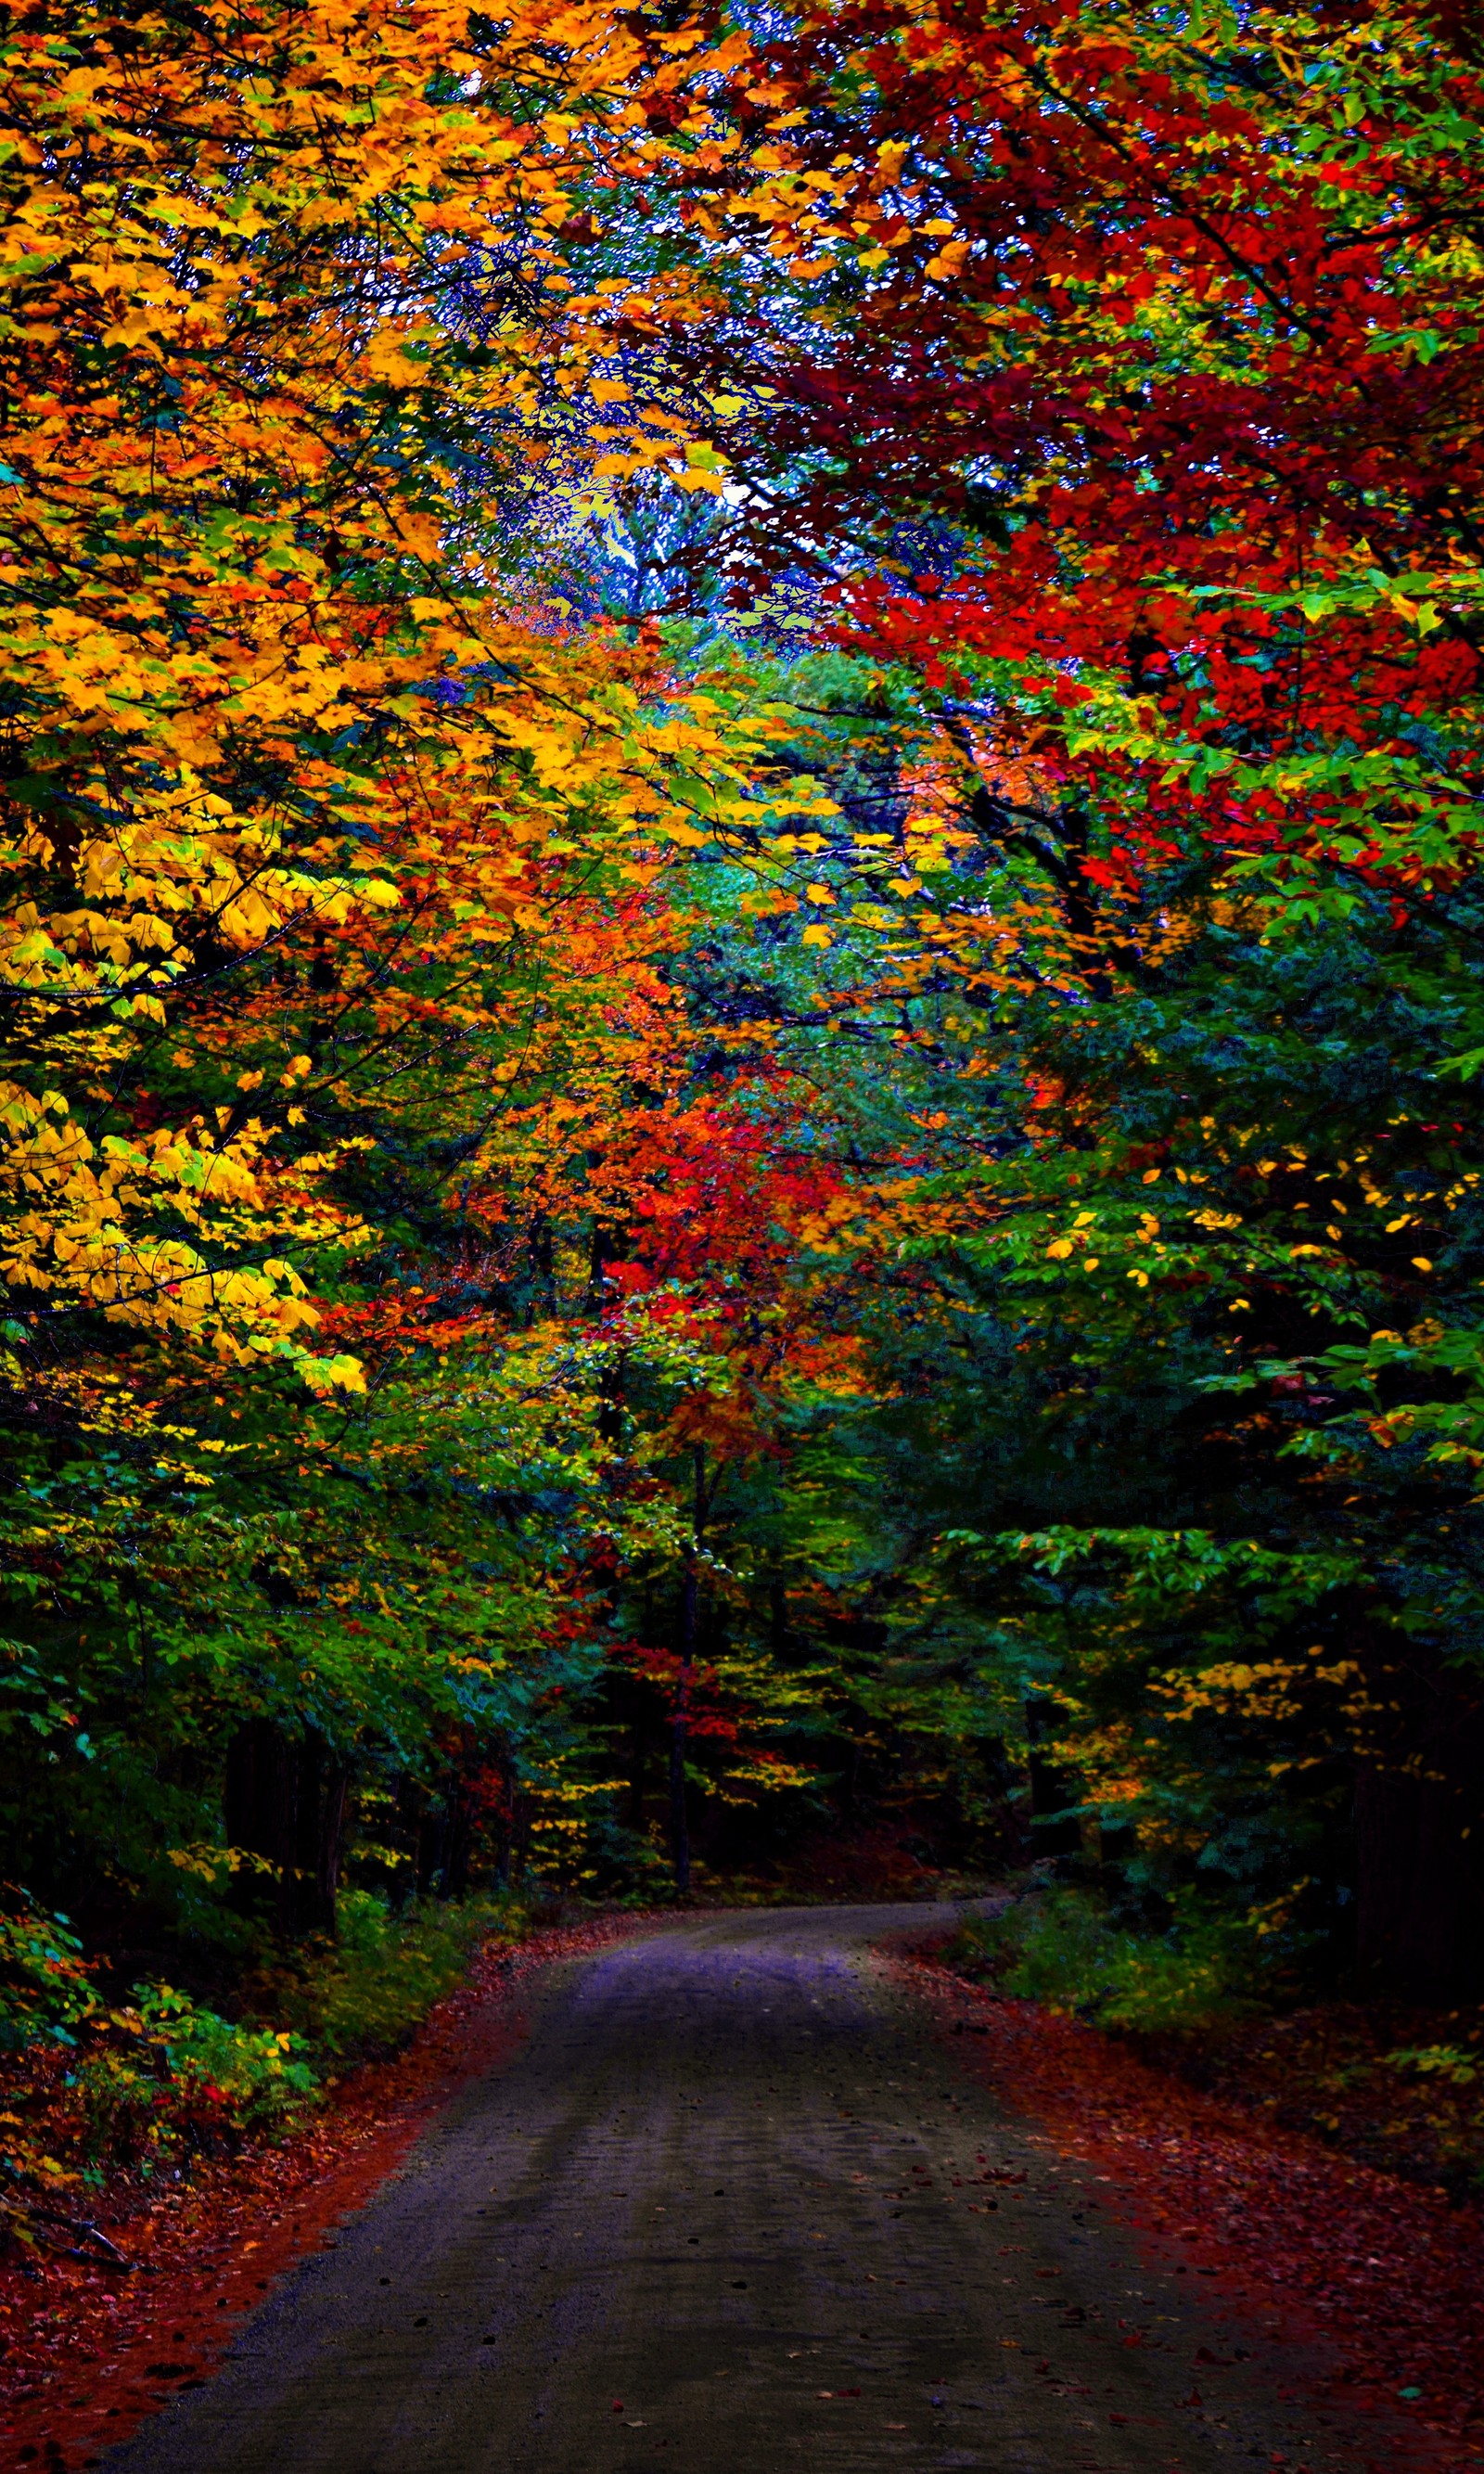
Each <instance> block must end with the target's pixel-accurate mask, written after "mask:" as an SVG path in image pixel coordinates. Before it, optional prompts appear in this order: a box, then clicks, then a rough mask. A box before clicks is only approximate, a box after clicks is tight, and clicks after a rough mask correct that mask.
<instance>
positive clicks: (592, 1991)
mask: <svg viewBox="0 0 1484 2474" xmlns="http://www.w3.org/2000/svg"><path fill="white" fill-rule="evenodd" d="M945 1920H946V1918H945V1912H944V1911H943V1910H940V1909H939V1910H934V1909H931V1908H929V1909H924V1908H923V1907H921V1906H912V1907H857V1908H838V1907H837V1908H807V1909H792V1910H785V1911H771V1912H766V1913H731V1914H721V1915H718V1914H708V1915H704V1916H699V1917H695V1918H693V1919H686V1920H684V1921H682V1922H678V1923H676V1924H675V1925H674V1926H667V1927H665V1928H662V1929H661V1930H658V1931H655V1932H649V1933H645V1935H643V1936H642V1937H640V1938H636V1939H634V1940H631V1941H627V1942H622V1943H620V1944H617V1945H615V1946H612V1947H610V1948H608V1949H606V1950H604V1951H601V1952H599V1953H596V1954H595V1955H591V1956H589V1957H586V1958H583V1959H580V1960H574V1961H570V1962H565V1963H563V1964H561V1965H559V1966H557V1967H554V1968H552V1969H551V1970H550V1971H548V1972H547V1975H546V1977H544V1978H543V1979H541V1980H540V1982H539V1983H538V1985H537V1988H536V1990H535V1992H534V1993H533V1994H532V1996H531V1999H530V2004H529V2012H528V2021H529V2033H528V2035H527V2037H526V2040H525V2042H524V2044H523V2047H522V2049H521V2050H520V2052H519V2054H518V2055H517V2057H516V2058H515V2059H514V2060H513V2061H511V2062H509V2063H507V2064H506V2065H505V2066H504V2067H503V2068H502V2069H500V2070H498V2071H496V2072H494V2073H492V2074H490V2075H489V2076H488V2077H486V2078H484V2079H481V2080H478V2081H476V2082H475V2083H474V2084H473V2085H471V2086H469V2087H467V2088H466V2089H465V2090H464V2092H463V2093H462V2095H461V2096H459V2097H458V2098H456V2099H455V2100H454V2101H453V2103H452V2104H451V2105H450V2107H449V2109H448V2110H447V2111H446V2112H445V2113H444V2114H443V2115H442V2116H441V2117H440V2118H439V2119H438V2121H437V2122H435V2124H434V2125H433V2126H432V2128H431V2129H430V2130H428V2131H427V2132H426V2134H425V2136H424V2138H423V2139H422V2141H421V2142H420V2144H419V2145H418V2147H416V2148H415V2149H414V2151H413V2152H412V2154H411V2156H410V2157H409V2159H408V2160H407V2162H406V2164H405V2165H404V2166H403V2168H402V2169H401V2171H400V2172H399V2173H397V2174H396V2175H395V2176H394V2177H393V2179H392V2180H391V2181H390V2182H389V2183H388V2184H387V2185H386V2186H385V2187H384V2188H383V2189H382V2190H381V2191H380V2192H379V2193H378V2194H377V2197H376V2198H375V2199H374V2200H373V2201H372V2202H371V2204H370V2205H369V2206H368V2207H366V2208H365V2209H364V2210H362V2211H361V2212H360V2214H359V2215H358V2216H356V2217H355V2218H354V2219H353V2220H352V2221H351V2222H350V2223H349V2224H348V2225H347V2226H346V2227H345V2228H344V2230H343V2231H342V2232H341V2234H340V2235H339V2236H338V2237H337V2239H336V2241H335V2244H334V2245H333V2247H329V2248H327V2249H326V2250H324V2251H322V2252H320V2253H319V2254H317V2255H316V2256H315V2257H314V2258H312V2259H310V2260H307V2261H306V2262H305V2263H304V2265H303V2266H302V2267H301V2268H296V2269H295V2270H294V2272H293V2273H292V2274H291V2275H290V2276H288V2277H287V2278H285V2279H284V2280H283V2282H282V2283H281V2284H280V2286H279V2288H278V2289H277V2291H276V2292H274V2293H273V2294H272V2295H271V2296H270V2297H269V2299H268V2300H267V2301H266V2302H265V2304H264V2305H263V2307H262V2309H261V2310H260V2311H258V2312H257V2313H256V2314H255V2316H254V2317H253V2319H252V2320H251V2321H250V2322H249V2323H248V2324H247V2325H246V2326H245V2327H244V2329H243V2330H242V2332H241V2333H240V2335H239V2336H238V2338H237V2340H236V2341H235V2343H234V2345H233V2347H232V2349H231V2352H230V2354H229V2355H228V2356H227V2358H226V2360H225V2362H224V2364H223V2365H222V2368H221V2370H220V2371H219V2373H218V2374H217V2376H216V2377H215V2378H214V2379H213V2380H211V2381H210V2382H209V2383H208V2384H207V2386H205V2387H203V2388H199V2389H195V2390H194V2391H192V2392H191V2393H189V2394H187V2395H184V2396H182V2397H181V2398H180V2399H178V2400H177V2401H176V2402H174V2403H172V2404H171V2405H170V2406H169V2407H168V2409H167V2410H166V2411H165V2412H163V2413H160V2414H159V2415H158V2416H157V2417H156V2418H155V2419H154V2420H153V2421H152V2422H150V2423H149V2424H147V2425H146V2426H145V2427H144V2428H143V2429H142V2430H141V2431H140V2432H139V2433H138V2434H137V2435H136V2436H135V2437H134V2439H132V2440H131V2441H129V2442H127V2443H126V2444H124V2445H122V2446H120V2447H117V2448H115V2449H113V2450H111V2451H110V2452H109V2455H108V2456H107V2457H106V2458H105V2459H104V2460H103V2461H102V2462H103V2463H104V2464H105V2465H106V2466H107V2467H108V2468H109V2469H110V2474H526V2469H530V2474H630V2469H634V2468H637V2467H645V2468H647V2467H649V2466H650V2465H651V2464H652V2463H654V2462H656V2461H657V2462H660V2463H663V2464H669V2465H671V2466H674V2467H676V2468H681V2467H683V2468H685V2469H686V2474H775V2469H781V2468H791V2467H794V2466H797V2467H800V2468H803V2469H807V2474H831V2469H839V2474H847V2469H848V2474H857V2469H862V2468H869V2467H875V2466H887V2465H904V2466H912V2467H919V2466H920V2467H930V2466H931V2467H945V2466H964V2467H984V2468H985V2469H994V2474H1093V2469H1107V2474H1164V2469H1167V2468H1176V2467H1179V2468H1180V2469H1182V2474H1207V2469H1215V2468H1218V2467H1228V2466H1233V2465H1237V2464H1251V2463H1253V2462H1260V2463H1261V2464H1263V2465H1265V2466H1271V2465H1272V2464H1274V2463H1275V2462H1277V2463H1281V2464H1286V2465H1287V2466H1289V2467H1291V2468H1297V2467H1301V2466H1307V2467H1311V2468H1312V2469H1313V2474H1320V2469H1321V2468H1325V2469H1334V2468H1343V2469H1358V2468H1360V2467H1361V2466H1363V2465H1364V2464H1365V2462H1367V2460H1366V2459H1365V2458H1364V2457H1362V2456H1359V2455H1355V2454H1353V2453H1347V2450H1346V2447H1345V2446H1344V2444H1343V2441H1342V2438H1341V2437H1340V2435H1338V2434H1337V2433H1336V2431H1335V2430H1334V2429H1333V2427H1330V2428H1328V2429H1326V2428H1324V2427H1322V2422H1321V2413H1322V2412H1323V2409H1321V2410H1320V2412H1318V2413H1317V2412H1315V2411H1312V2410H1310V2409H1307V2408H1304V2407H1302V2406H1293V2405H1285V2404H1283V2403H1282V2402H1281V2401H1280V2400H1279V2397H1278V2394H1277V2387H1276V2384H1275V2372H1274V2369H1273V2367H1272V2365H1271V2364H1269V2363H1267V2362H1265V2361H1262V2360H1253V2359H1245V2360H1244V2359H1240V2358H1239V2357H1238V2353H1237V2346H1236V2344H1235V2343H1234V2341H1233V2333H1232V2331H1231V2330H1230V2329H1229V2328H1226V2327H1224V2326H1223V2324H1222V2322H1221V2317H1220V2306H1219V2302H1218V2301H1217V2299H1216V2298H1215V2292H1214V2289H1212V2288H1209V2287H1208V2288H1205V2289H1202V2288H1200V2287H1198V2286H1197V2284H1196V2280H1195V2278H1194V2277H1193V2276H1192V2277H1185V2276H1181V2275H1180V2274H1178V2273H1176V2272H1173V2271H1171V2272H1168V2273H1167V2272H1165V2271H1164V2270H1162V2269H1159V2268H1150V2267H1149V2266H1148V2265H1147V2264H1141V2263H1140V2260H1139V2256H1138V2253H1137V2250H1136V2247H1135V2245H1134V2244H1133V2241H1132V2238H1131V2236H1130V2235H1129V2234H1128V2233H1127V2232H1126V2231H1125V2230H1123V2229H1122V2228H1121V2227H1120V2226H1119V2224H1118V2223H1117V2222H1116V2220H1115V2219H1114V2218H1113V2215H1112V2212H1111V2210H1110V2208H1109V2206H1108V2204H1107V2202H1108V2199H1109V2196H1110V2194H1109V2191H1108V2189H1107V2186H1106V2185H1104V2184H1102V2183H1100V2181H1099V2179H1098V2177H1097V2175H1096V2174H1095V2173H1094V2172H1093V2171H1091V2170H1090V2169H1087V2168H1083V2167H1080V2166H1078V2165H1076V2164H1075V2163H1069V2162H1068V2161H1067V2160H1066V2159H1065V2158H1062V2157H1059V2156H1058V2154H1057V2152H1056V2150H1055V2149H1054V2148H1053V2147H1051V2145H1050V2144H1049V2143H1048V2142H1047V2141H1046V2140H1044V2139H1043V2138H1038V2137H1037V2136H1036V2135H1035V2133H1034V2129H1033V2128H1032V2127H1031V2126H1030V2125H1028V2124H1026V2123H1024V2122H1019V2121H1017V2120H1016V2119H1015V2118H1014V2117H1008V2116H1007V2115H1006V2114H1004V2113H1003V2112H1002V2111H1001V2110H1000V2108H999V2107H998V2106H997V2105H996V2103H995V2101H994V2099H993V2098H991V2097H990V2095H989V2094H988V2093H987V2092H986V2091H985V2088H984V2087H983V2086H982V2085H981V2084H979V2083H978V2082H977V2081H976V2080H975V2079H974V2078H973V2076H972V2075H971V2073H970V2069H969V2068H968V2067H961V2063H960V2060H959V2058H958V2054H959V2050H960V2048H958V2047H957V2046H956V2045H951V2044H949V2043H948V2042H946V2041H945V2039H944V2038H943V2036H942V2034H941V2033H940V2031H939V2029H938V2028H937V2026H936V2025H935V2024H934V2022H933V2021H932V2019H931V2018H930V2017H929V2016H928V2015H927V2012H926V2009H925V2007H924V2006H923V2005H921V2004H920V2003H919V2002H918V2001H916V2000H915V1999H914V1997H913V1996H912V1994H911V1993H910V1992H909V1991H905V1990H903V1989H902V1988H901V1987H900V1985H899V1984H898V1983H897V1982H896V1981H895V1979H894V1978H893V1977H892V1976H891V1975H890V1973H889V1972H886V1971H883V1970H882V1969H881V1968H880V1967H879V1965H878V1964H877V1963H876V1961H875V1959H874V1957H873V1948H874V1947H875V1946H879V1945H883V1944H888V1943H889V1942H890V1941H891V1940H892V1939H893V1938H894V1937H902V1936H907V1937H915V1938H921V1937H922V1936H923V1935H924V1934H925V1932H927V1931H930V1930H931V1929H932V1928H933V1926H934V1924H935V1921H937V1923H939V1924H941V1923H942V1922H943V1921H945ZM967 2047H968V2040H967V2039H966V2038H965V2039H963V2040H962V2048H963V2049H967ZM1238 2333H1240V2332H1238ZM1252 2343H1253V2340H1252V2338H1251V2332H1249V2345H1250V2346H1251V2345H1252ZM1202 2348H1204V2358H1203V2365H1202V2366H1201V2367H1199V2368H1198V2367H1197V2356H1198V2353H1200V2352H1201V2349H1202ZM1207 2360H1209V2361H1210V2362H1211V2365H1212V2366H1211V2367H1205V2366H1204V2363H1205V2361H1207ZM1294 2368H1295V2365H1294V2363H1293V2361H1292V2359H1291V2356H1290V2355H1289V2354H1288V2352H1287V2349H1285V2354H1284V2373H1285V2376H1286V2377H1288V2378H1292V2377H1293V2374H1294Z"/></svg>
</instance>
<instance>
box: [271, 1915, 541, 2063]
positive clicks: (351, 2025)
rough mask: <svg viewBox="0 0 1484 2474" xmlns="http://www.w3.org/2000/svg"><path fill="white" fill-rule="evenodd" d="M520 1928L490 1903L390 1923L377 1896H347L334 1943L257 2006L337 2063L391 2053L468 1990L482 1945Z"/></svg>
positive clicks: (276, 1984) (393, 1918)
mask: <svg viewBox="0 0 1484 2474" xmlns="http://www.w3.org/2000/svg"><path fill="white" fill-rule="evenodd" d="M520 1919H521V1911H520V1910H519V1909H518V1906H517V1904H516V1903H514V1902H511V1901H497V1900H492V1899H469V1900H464V1901H461V1902H458V1903H453V1902H433V1901H428V1902H426V1903H424V1904H417V1905H414V1906H411V1907H408V1908H406V1909H404V1910H403V1911H402V1912H401V1914H398V1915H393V1914H392V1912H391V1911H390V1909H389V1908H388V1906H387V1904H386V1902H385V1901H384V1900H383V1899H380V1898H378V1897H377V1895H376V1894H375V1893H374V1892H373V1891H370V1890H348V1891H346V1892H345V1893H344V1894H343V1896H342V1898H341V1900H340V1905H339V1933H338V1938H337V1940H336V1941H335V1942H334V1943H333V1944H332V1945H328V1946H322V1947H321V1948H320V1949H319V1950H318V1951H317V1952H313V1953H308V1954H306V1956H304V1958H303V1959H301V1960H300V1962H299V1963H298V1964H297V1966H296V1967H295V1968H294V1969H293V1971H292V1972H288V1971H285V1972H284V1973H283V1974H281V1975H279V1976H276V1977H273V1978H271V1979H270V1980H269V1981H268V1982H266V1983H265V1984H264V1985H262V1986H261V1987H260V1988H258V2006H260V2007H261V2008H264V2009H266V2010H268V2011H270V2012H271V2014H272V2015H273V2016H274V2017H275V2018H283V2019H286V2020H287V2021H288V2022H289V2023H290V2025H292V2026H294V2027H296V2028H297V2029H298V2030H299V2031H300V2032H301V2033H302V2034H303V2035H304V2037H305V2038H306V2039H307V2040H308V2041H309V2043H310V2044H311V2045H312V2046H313V2047H314V2048H315V2049H317V2050H319V2051H321V2052H323V2053H324V2054H325V2055H327V2056H328V2057H330V2058H333V2059H334V2060H337V2061H348V2060H357V2059H361V2058H363V2057H365V2056H367V2055H369V2054H373V2053H384V2052H390V2051H393V2050H396V2048H397V2047H398V2046H399V2045H401V2044H404V2043H405V2041H406V2039H407V2037H408V2036H409V2035H410V2034H411V2033H412V2031H413V2029H414V2028H415V2027H416V2026H417V2025H419V2023H420V2022H421V2021H422V2020H423V2019H425V2018H426V2015H427V2013H428V2011H429V2010H430V2009H431V2008H432V2006H433V2004H434V2002H435V2001H441V2000H442V1999H443V1996H444V1995H445V1994H446V1993H451V1992H452V1991H453V1989H454V1987H455V1986H456V1985H458V1984H459V1983H461V1982H462V1981H463V1978H464V1977H465V1976H466V1975H467V1974H468V1971H469V1963H470V1960H471V1958H472V1956H473V1954H474V1950H475V1948H476V1946H477V1945H478V1943H479V1942H481V1941H482V1940H484V1939H485V1938H486V1937H487V1936H488V1935H489V1934H491V1933H497V1932H503V1933H505V1934H507V1935H510V1936H512V1937H513V1936H514V1933H515V1930H516V1928H517V1927H518V1924H519V1922H520Z"/></svg>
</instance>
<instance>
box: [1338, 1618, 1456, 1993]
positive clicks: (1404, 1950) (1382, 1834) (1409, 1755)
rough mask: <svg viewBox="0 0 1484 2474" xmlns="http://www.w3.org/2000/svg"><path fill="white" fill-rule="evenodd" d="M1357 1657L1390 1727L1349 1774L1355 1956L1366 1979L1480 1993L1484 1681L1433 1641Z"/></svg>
mask: <svg viewBox="0 0 1484 2474" xmlns="http://www.w3.org/2000/svg"><path fill="white" fill-rule="evenodd" d="M1383 1656H1384V1663H1383V1657H1382V1656H1373V1658H1371V1659H1368V1660H1367V1661H1366V1665H1367V1669H1368V1672H1367V1684H1368V1686H1369V1687H1370V1697H1371V1700H1372V1702H1373V1705H1374V1706H1375V1707H1376V1708H1377V1709H1378V1710H1386V1712H1387V1715H1388V1716H1389V1717H1390V1718H1391V1719H1392V1721H1393V1724H1392V1729H1391V1732H1390V1734H1389V1737H1388V1740H1387V1741H1386V1742H1385V1743H1384V1744H1380V1745H1374V1746H1369V1747H1368V1748H1367V1752H1366V1754H1365V1755H1364V1756H1363V1757H1362V1759H1361V1761H1360V1764H1359V1767H1358V1769H1357V1773H1356V1779H1355V1904H1356V1920H1355V1958H1356V1966H1357V1969H1358V1971H1359V1975H1360V1979H1361V1984H1362V1987H1363V1988H1364V1989H1365V1990H1367V1991H1376V1992H1387V1993H1396V1994H1400V1995H1401V1996H1403V1998H1405V1999H1406V2000H1408V2001H1423V2002H1454V2001H1457V2002H1465V2001H1477V2000H1478V1999H1479V1998H1480V1996H1481V1995H1484V1686H1481V1685H1480V1683H1479V1680H1478V1679H1477V1678H1476V1677H1475V1676H1472V1675H1468V1674H1466V1673H1465V1672H1464V1671H1463V1670H1462V1669H1460V1668H1458V1667H1456V1666H1450V1665H1448V1664H1447V1663H1446V1662H1445V1661H1443V1660H1442V1659H1441V1658H1439V1657H1438V1656H1437V1655H1436V1653H1435V1652H1433V1653H1429V1652H1428V1651H1426V1650H1425V1649H1420V1648H1418V1647H1417V1646H1416V1645H1413V1644H1409V1645H1408V1647H1407V1648H1406V1650H1405V1651H1404V1652H1403V1653H1402V1654H1401V1656H1400V1657H1395V1656H1394V1655H1385V1654H1384V1653H1383Z"/></svg>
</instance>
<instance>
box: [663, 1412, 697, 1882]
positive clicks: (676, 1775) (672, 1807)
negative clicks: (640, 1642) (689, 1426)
mask: <svg viewBox="0 0 1484 2474" xmlns="http://www.w3.org/2000/svg"><path fill="white" fill-rule="evenodd" d="M693 1466H694V1473H695V1496H694V1505H693V1513H692V1521H691V1542H690V1545H689V1546H688V1547H687V1548H686V1557H685V1565H684V1569H683V1571H682V1574H681V1581H680V1674H679V1677H678V1679H677V1683H676V1689H675V1713H674V1716H673V1717H672V1718H671V1720H670V1727H669V1843H670V1853H671V1855H672V1856H673V1858H674V1866H675V1891H676V1895H677V1896H678V1897H680V1898H682V1899H688V1898H689V1897H690V1895H691V1825H690V1818H689V1815H688V1813H687V1811H686V1793H685V1754H686V1726H687V1720H688V1717H689V1713H690V1703H691V1677H692V1673H693V1669H694V1665H695V1639H696V1629H697V1615H698V1612H699V1598H700V1552H701V1538H702V1535H703V1533H704V1530H705V1526H706V1446H705V1444H704V1443H696V1444H695V1445H693Z"/></svg>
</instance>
